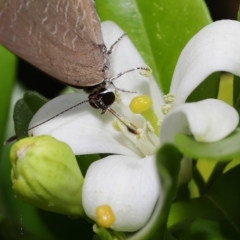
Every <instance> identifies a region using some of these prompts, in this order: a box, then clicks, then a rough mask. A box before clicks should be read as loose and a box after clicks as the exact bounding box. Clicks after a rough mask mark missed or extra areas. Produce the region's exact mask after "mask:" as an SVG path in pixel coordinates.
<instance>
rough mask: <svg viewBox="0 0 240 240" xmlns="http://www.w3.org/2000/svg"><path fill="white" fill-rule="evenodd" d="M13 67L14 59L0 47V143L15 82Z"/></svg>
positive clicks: (14, 64)
mask: <svg viewBox="0 0 240 240" xmlns="http://www.w3.org/2000/svg"><path fill="white" fill-rule="evenodd" d="M15 66H16V57H15V56H14V55H13V54H12V53H10V52H9V51H7V50H6V49H5V48H3V47H2V46H1V45H0V103H1V111H0V142H3V139H4V134H5V130H6V123H7V119H8V114H9V108H10V101H11V94H12V89H13V86H14V80H15ZM0 149H1V148H0Z"/></svg>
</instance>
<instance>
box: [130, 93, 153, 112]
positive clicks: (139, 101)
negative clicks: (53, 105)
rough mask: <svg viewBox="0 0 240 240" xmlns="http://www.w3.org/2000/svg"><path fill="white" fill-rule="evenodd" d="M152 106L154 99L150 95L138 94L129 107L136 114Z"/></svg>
mask: <svg viewBox="0 0 240 240" xmlns="http://www.w3.org/2000/svg"><path fill="white" fill-rule="evenodd" d="M151 106H152V99H151V98H150V97H148V96H137V97H135V98H133V99H132V101H131V103H130V104H129V107H130V109H131V111H132V112H133V113H135V114H137V113H143V112H145V111H147V110H148V109H149V108H151Z"/></svg>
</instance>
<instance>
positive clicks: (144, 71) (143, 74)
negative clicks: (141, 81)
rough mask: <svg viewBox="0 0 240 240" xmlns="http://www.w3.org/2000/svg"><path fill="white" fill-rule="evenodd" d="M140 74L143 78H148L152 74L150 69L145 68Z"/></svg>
mask: <svg viewBox="0 0 240 240" xmlns="http://www.w3.org/2000/svg"><path fill="white" fill-rule="evenodd" d="M140 74H141V75H142V76H144V77H149V76H150V75H151V74H152V69H151V68H150V67H148V66H147V67H146V68H145V69H142V70H141V71H140Z"/></svg>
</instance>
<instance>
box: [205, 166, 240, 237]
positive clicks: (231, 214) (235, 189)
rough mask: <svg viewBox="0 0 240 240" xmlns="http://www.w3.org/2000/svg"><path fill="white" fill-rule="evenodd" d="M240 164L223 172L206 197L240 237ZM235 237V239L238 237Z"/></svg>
mask: <svg viewBox="0 0 240 240" xmlns="http://www.w3.org/2000/svg"><path fill="white" fill-rule="evenodd" d="M239 182H240V165H237V166H236V167H234V168H232V169H230V170H229V171H227V172H226V173H225V174H223V175H222V176H221V177H220V178H219V179H218V180H217V181H216V182H215V183H214V184H213V185H212V186H211V187H210V189H209V191H208V192H207V194H206V197H207V198H208V199H209V200H210V201H212V202H213V204H214V205H215V206H216V208H217V209H220V210H221V212H222V213H223V214H224V216H225V218H226V219H227V221H228V222H229V224H231V226H232V227H233V228H234V229H235V231H236V232H237V233H238V238H240V205H239V202H240V188H239ZM238 238H235V239H238Z"/></svg>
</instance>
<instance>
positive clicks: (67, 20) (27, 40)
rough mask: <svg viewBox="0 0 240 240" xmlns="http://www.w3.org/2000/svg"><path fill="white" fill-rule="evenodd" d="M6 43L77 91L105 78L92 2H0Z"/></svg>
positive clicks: (0, 39)
mask: <svg viewBox="0 0 240 240" xmlns="http://www.w3.org/2000/svg"><path fill="white" fill-rule="evenodd" d="M0 43H2V44H3V45H4V46H5V47H6V48H8V49H9V50H10V51H12V52H13V53H14V54H16V55H18V56H19V57H21V58H23V59H25V60H26V61H28V62H29V63H31V64H33V65H35V66H36V67H37V68H39V69H41V70H42V71H44V72H46V73H48V74H49V75H51V76H53V77H55V78H56V79H58V80H60V81H62V82H64V83H66V84H68V85H71V86H75V87H87V86H94V85H96V84H98V83H100V82H102V81H103V79H104V72H103V69H104V65H105V63H104V51H103V49H104V47H105V45H104V42H103V39H102V33H101V26H100V22H99V18H98V16H97V13H96V11H95V6H94V1H92V0H0Z"/></svg>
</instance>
